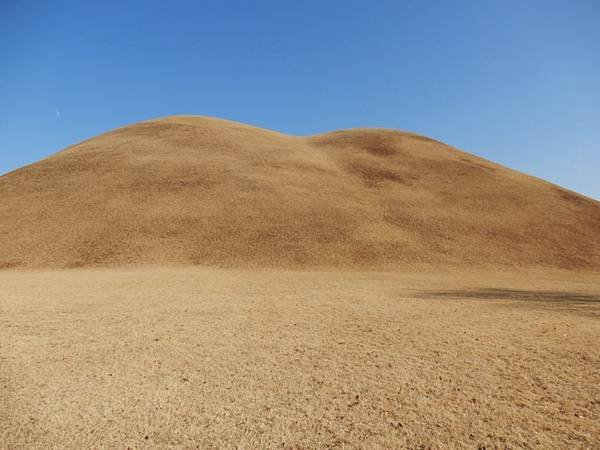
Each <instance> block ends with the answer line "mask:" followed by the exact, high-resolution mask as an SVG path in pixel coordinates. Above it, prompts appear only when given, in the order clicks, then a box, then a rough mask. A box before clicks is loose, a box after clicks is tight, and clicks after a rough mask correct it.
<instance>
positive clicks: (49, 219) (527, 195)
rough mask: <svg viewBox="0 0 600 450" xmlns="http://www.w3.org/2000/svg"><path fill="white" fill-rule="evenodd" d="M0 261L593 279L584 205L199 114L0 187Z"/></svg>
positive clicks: (85, 150) (476, 166)
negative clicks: (506, 271)
mask: <svg viewBox="0 0 600 450" xmlns="http://www.w3.org/2000/svg"><path fill="white" fill-rule="evenodd" d="M0 198H1V199H2V202H0V267H3V268H9V267H26V268H44V267H55V268H62V267H85V266H115V265H129V264H136V265H137V264H176V265H178V264H183V265H188V264H194V265H209V266H223V267H249V268H250V267H265V268H266V267H277V268H311V267H323V268H325V267H331V268H348V269H396V268H405V267H426V266H427V267H430V266H431V267H477V268H489V267H513V268H519V267H548V268H561V269H569V270H585V271H589V270H591V271H598V270H600V202H597V201H595V200H592V199H589V198H586V197H584V196H581V195H579V194H576V193H574V192H571V191H568V190H565V189H563V188H561V187H558V186H556V185H553V184H551V183H548V182H545V181H543V180H540V179H537V178H534V177H530V176H527V175H525V174H522V173H519V172H516V171H513V170H510V169H507V168H505V167H503V166H500V165H497V164H494V163H492V162H489V161H486V160H484V159H481V158H478V157H476V156H474V155H471V154H468V153H465V152H462V151H459V150H457V149H454V148H452V147H449V146H447V145H445V144H442V143H440V142H437V141H434V140H432V139H429V138H426V137H423V136H419V135H415V134H411V133H405V132H400V131H394V130H384V129H354V130H343V131H335V132H332V133H327V134H323V135H318V136H309V137H298V136H289V135H285V134H281V133H277V132H274V131H269V130H264V129H260V128H256V127H251V126H247V125H243V124H239V123H235V122H230V121H226V120H221V119H214V118H208V117H199V116H174V117H167V118H164V119H157V120H150V121H147V122H141V123H137V124H134V125H131V126H127V127H124V128H120V129H117V130H113V131H110V132H108V133H106V134H103V135H101V136H98V137H95V138H92V139H90V140H87V141H84V142H82V143H79V144H77V145H74V146H72V147H69V148H68V149H66V150H63V151H62V152H59V153H57V154H55V155H53V156H51V157H49V158H47V159H45V160H43V161H40V162H38V163H35V164H32V165H29V166H26V167H23V168H21V169H18V170H16V171H14V172H11V173H9V174H6V175H4V176H2V177H0Z"/></svg>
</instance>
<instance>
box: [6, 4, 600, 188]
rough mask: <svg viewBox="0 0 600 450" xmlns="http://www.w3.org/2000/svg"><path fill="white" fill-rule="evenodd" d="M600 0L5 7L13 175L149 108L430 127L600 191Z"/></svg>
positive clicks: (307, 122)
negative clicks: (18, 169) (15, 171)
mask: <svg viewBox="0 0 600 450" xmlns="http://www.w3.org/2000/svg"><path fill="white" fill-rule="evenodd" d="M599 24H600V2H598V1H597V0H591V1H587V0H575V1H552V0H546V1H534V0H531V1H526V2H523V1H509V0H505V1H495V0H491V1H485V2H479V1H453V2H448V1H377V2H367V1H361V2H358V1H352V0H344V1H337V0H335V1H333V0H332V1H252V2H249V1H235V2H234V1H223V2H210V3H209V2H206V3H205V2H195V1H194V2H193V1H190V2H181V1H169V2H166V1H152V0H147V1H128V2H121V1H119V2H117V1H102V2H98V1H94V2H86V1H77V2H75V1H74V2H66V1H60V0H57V1H53V2H47V1H39V2H36V1H31V2H21V1H13V0H4V1H2V2H0V174H3V173H6V172H8V171H10V170H13V169H15V168H17V167H20V166H23V165H25V164H29V163H31V162H34V161H37V160H39V159H42V158H44V157H46V156H48V155H50V154H52V153H54V152H56V151H58V150H61V149H62V148H64V147H67V146H69V145H72V144H74V143H77V142H79V141H81V140H84V139H87V138H90V137H92V136H94V135H97V134H100V133H102V132H105V131H108V130H110V129H112V128H115V127H119V126H123V125H126V124H129V123H133V122H137V121H140V120H144V119H149V118H154V117H160V116H166V115H172V114H201V115H210V116H217V117H222V118H228V119H232V120H237V121H240V122H245V123H249V124H253V125H257V126H262V127H265V128H270V129H274V130H278V131H282V132H286V133H291V134H299V135H305V134H315V133H320V132H325V131H331V130H335V129H341V128H352V127H365V126H373V127H387V128H397V129H402V130H410V131H414V132H417V133H421V134H424V135H427V136H430V137H433V138H436V139H439V140H441V141H444V142H446V143H448V144H450V145H453V146H455V147H458V148H461V149H463V150H465V151H468V152H471V153H475V154H477V155H479V156H482V157H484V158H488V159H491V160H493V161H495V162H499V163H501V164H504V165H507V166H509V167H511V168H514V169H517V170H521V171H524V172H526V173H529V174H532V175H536V176H538V177H541V178H544V179H547V180H549V181H552V182H554V183H557V184H560V185H563V186H565V187H567V188H570V189H573V190H575V191H578V192H581V193H583V194H585V195H588V196H591V197H594V198H596V199H600V175H599V174H600V144H599V143H600V25H599Z"/></svg>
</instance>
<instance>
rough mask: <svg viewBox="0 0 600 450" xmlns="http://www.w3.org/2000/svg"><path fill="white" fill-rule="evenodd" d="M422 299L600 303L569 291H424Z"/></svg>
mask: <svg viewBox="0 0 600 450" xmlns="http://www.w3.org/2000/svg"><path fill="white" fill-rule="evenodd" d="M418 297H420V298H425V297H426V298H437V299H444V298H447V299H474V300H521V301H534V302H552V303H564V304H577V303H585V304H588V303H592V304H593V303H599V304H600V295H596V294H582V293H581V292H568V291H527V290H518V289H489V288H488V289H464V290H447V291H423V292H421V294H419V295H418Z"/></svg>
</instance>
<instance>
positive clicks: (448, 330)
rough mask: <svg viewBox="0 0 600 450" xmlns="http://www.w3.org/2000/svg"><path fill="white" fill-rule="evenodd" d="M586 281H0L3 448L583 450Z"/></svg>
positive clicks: (592, 377) (587, 379) (589, 312)
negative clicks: (467, 449)
mask: <svg viewBox="0 0 600 450" xmlns="http://www.w3.org/2000/svg"><path fill="white" fill-rule="evenodd" d="M599 341H600V277H599V276H598V275H589V274H588V275H583V274H580V275H574V274H572V273H570V274H569V273H565V272H547V273H536V274H529V275H525V274H523V273H521V274H514V273H506V274H501V273H496V274H495V275H489V274H479V275H478V274H475V273H473V272H470V273H457V274H450V273H446V274H439V273H438V274H410V273H404V274H393V273H379V272H348V271H346V272H334V271H330V272H327V271H304V272H300V271H295V272H293V271H275V270H270V271H250V270H217V269H208V268H166V267H164V268H154V269H152V268H146V269H119V270H117V269H106V270H99V269H94V270H92V269H80V270H68V271H39V272H31V271H29V272H25V271H22V272H17V271H2V272H0V447H2V448H15V449H16V448H43V449H49V448H61V449H63V448H123V449H124V448H157V449H158V448H160V449H165V448H232V447H237V448H324V447H325V448H364V449H374V448H427V447H432V448H447V447H461V448H477V447H482V446H486V448H598V447H599V446H600V428H599V427H598V423H600V384H599V383H598V380H600V349H599V347H598V342H599Z"/></svg>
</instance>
